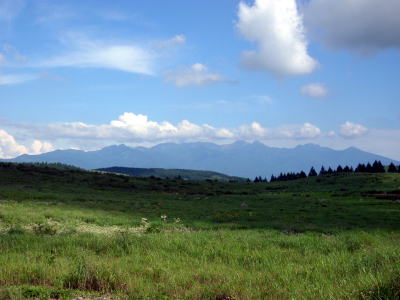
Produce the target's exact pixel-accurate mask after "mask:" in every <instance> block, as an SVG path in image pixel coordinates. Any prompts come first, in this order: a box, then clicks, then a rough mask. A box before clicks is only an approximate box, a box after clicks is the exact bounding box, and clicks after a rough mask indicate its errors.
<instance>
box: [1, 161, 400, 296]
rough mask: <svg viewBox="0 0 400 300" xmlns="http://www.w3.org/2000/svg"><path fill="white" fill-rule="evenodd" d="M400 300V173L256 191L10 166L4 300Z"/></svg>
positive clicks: (5, 175)
mask: <svg viewBox="0 0 400 300" xmlns="http://www.w3.org/2000/svg"><path fill="white" fill-rule="evenodd" d="M399 295H400V174H396V173H394V174H389V173H385V174H368V173H362V174H335V175H324V176H316V177H312V178H306V179H299V180H293V181H287V182H273V183H250V182H216V181H190V180H180V179H159V178H147V177H143V178H140V177H130V176H123V175H117V174H109V173H99V172H88V171H83V170H79V169H69V168H65V169H64V168H52V167H46V166H44V165H42V166H38V165H29V164H10V163H1V164H0V299H25V298H27V299H104V300H105V299H108V300H109V299H143V300H144V299H213V300H214V299H219V300H221V299H225V300H228V299H398V298H399ZM78 297H80V298H78Z"/></svg>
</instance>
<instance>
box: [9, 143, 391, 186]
mask: <svg viewBox="0 0 400 300" xmlns="http://www.w3.org/2000/svg"><path fill="white" fill-rule="evenodd" d="M375 160H380V161H382V163H383V164H386V165H387V164H390V162H394V163H395V164H399V162H398V161H396V160H393V159H390V158H387V157H384V156H380V155H376V154H373V153H369V152H365V151H363V150H360V149H357V148H355V147H349V148H346V149H343V150H333V149H331V148H328V147H322V146H319V145H316V144H305V145H299V146H296V147H294V148H277V147H270V146H267V145H265V144H262V143H260V142H253V143H248V142H243V141H237V142H235V143H232V144H225V145H217V144H213V143H202V142H196V143H181V144H176V143H163V144H158V145H155V146H153V147H150V148H145V147H129V146H126V145H124V144H120V145H111V146H107V147H104V148H102V149H100V150H94V151H82V150H72V149H69V150H55V151H52V152H48V153H43V154H40V155H21V156H19V157H16V158H14V159H7V160H2V161H11V162H49V163H54V162H60V163H65V164H69V165H74V166H77V167H81V168H84V169H100V168H109V167H112V166H121V167H128V168H129V167H130V168H164V169H190V170H203V171H214V172H218V173H223V174H227V175H231V176H239V177H246V178H254V177H255V176H263V177H269V176H271V175H272V174H274V175H277V174H279V173H281V172H297V171H301V170H304V171H305V172H307V171H308V170H309V169H310V168H311V166H313V167H315V168H316V169H319V168H320V167H321V166H322V165H324V166H325V167H329V166H330V167H333V168H335V167H337V165H339V164H340V165H342V166H343V165H349V166H353V167H355V166H356V165H357V164H358V163H368V162H370V163H372V162H373V161H375Z"/></svg>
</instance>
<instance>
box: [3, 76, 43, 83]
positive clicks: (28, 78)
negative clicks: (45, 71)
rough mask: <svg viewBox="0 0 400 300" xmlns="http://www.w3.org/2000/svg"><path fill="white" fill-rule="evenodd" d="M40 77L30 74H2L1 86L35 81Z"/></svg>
mask: <svg viewBox="0 0 400 300" xmlns="http://www.w3.org/2000/svg"><path fill="white" fill-rule="evenodd" d="M37 78H38V76H36V75H30V74H0V85H12V84H19V83H24V82H27V81H31V80H35V79H37Z"/></svg>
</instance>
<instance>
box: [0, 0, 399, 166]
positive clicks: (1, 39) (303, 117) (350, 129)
mask: <svg viewBox="0 0 400 300" xmlns="http://www.w3.org/2000/svg"><path fill="white" fill-rule="evenodd" d="M399 14H400V1H399V0H336V1H331V0H298V1H296V0H246V1H236V0H218V1H215V0H202V1H195V0H168V1H165V0H152V1H142V0H114V1H98V0H79V1H78V0H69V1H66V0H64V1H61V0H0V158H11V157H15V156H18V155H21V154H24V153H27V154H39V153H43V152H48V151H52V150H55V149H70V148H72V149H82V150H95V149H100V148H102V147H105V146H108V145H112V144H126V145H129V146H137V145H143V146H152V145H155V144H158V143H163V142H177V143H182V142H213V143H219V144H224V143H231V142H234V141H237V140H244V141H248V142H252V141H260V142H262V143H264V144H266V145H268V146H274V147H295V146H296V145H299V144H307V143H313V144H319V145H321V146H327V147H331V148H334V149H345V148H347V147H357V148H360V149H363V150H366V151H370V152H373V153H377V154H381V155H385V156H388V157H390V158H393V159H397V160H400V96H399V95H400V84H399V83H400V79H399V78H400V18H399V17H398V16H399Z"/></svg>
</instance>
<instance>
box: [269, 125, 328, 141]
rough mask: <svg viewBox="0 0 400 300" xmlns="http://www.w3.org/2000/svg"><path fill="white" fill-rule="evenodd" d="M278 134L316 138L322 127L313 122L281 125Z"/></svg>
mask: <svg viewBox="0 0 400 300" xmlns="http://www.w3.org/2000/svg"><path fill="white" fill-rule="evenodd" d="M277 135H278V136H281V137H286V138H295V139H305V138H315V137H318V136H320V135H321V129H319V128H318V127H317V126H315V125H313V124H311V123H304V124H302V125H287V126H281V127H279V128H278V134H277Z"/></svg>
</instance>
